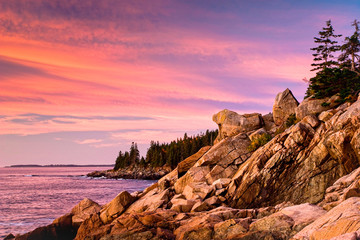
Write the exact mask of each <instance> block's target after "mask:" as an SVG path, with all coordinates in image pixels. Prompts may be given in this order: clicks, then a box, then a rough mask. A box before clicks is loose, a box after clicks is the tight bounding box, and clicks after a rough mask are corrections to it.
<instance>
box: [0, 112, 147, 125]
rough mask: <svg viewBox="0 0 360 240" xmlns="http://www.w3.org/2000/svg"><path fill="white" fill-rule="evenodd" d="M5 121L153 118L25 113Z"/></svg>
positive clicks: (28, 122) (134, 119) (66, 121)
mask: <svg viewBox="0 0 360 240" xmlns="http://www.w3.org/2000/svg"><path fill="white" fill-rule="evenodd" d="M3 118H6V119H7V121H10V122H13V123H20V124H31V123H40V122H41V123H49V122H51V121H52V122H55V123H61V124H72V123H76V121H69V120H90V121H102V120H110V121H143V120H154V118H151V117H143V116H75V115H44V114H36V113H25V114H19V115H16V116H3Z"/></svg>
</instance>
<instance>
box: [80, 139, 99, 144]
mask: <svg viewBox="0 0 360 240" xmlns="http://www.w3.org/2000/svg"><path fill="white" fill-rule="evenodd" d="M102 141H103V140H102V139H84V140H75V142H76V143H77V144H92V143H100V142H102Z"/></svg>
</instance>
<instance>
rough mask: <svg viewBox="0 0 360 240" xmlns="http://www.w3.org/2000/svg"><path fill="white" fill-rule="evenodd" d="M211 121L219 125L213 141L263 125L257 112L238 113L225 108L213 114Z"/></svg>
mask: <svg viewBox="0 0 360 240" xmlns="http://www.w3.org/2000/svg"><path fill="white" fill-rule="evenodd" d="M213 121H214V122H215V123H216V124H217V125H218V126H219V133H218V136H217V138H216V139H215V143H217V142H219V141H221V140H222V139H225V138H227V137H231V136H235V135H237V134H239V133H247V132H250V131H254V130H257V129H259V128H261V127H262V126H263V125H264V121H263V119H262V116H261V114H259V113H252V114H244V115H240V114H237V113H236V112H233V111H230V110H227V109H224V110H222V111H220V112H218V113H217V114H214V116H213Z"/></svg>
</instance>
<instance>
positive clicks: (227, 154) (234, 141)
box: [184, 133, 251, 176]
mask: <svg viewBox="0 0 360 240" xmlns="http://www.w3.org/2000/svg"><path fill="white" fill-rule="evenodd" d="M249 145H250V140H249V138H248V137H247V135H246V134H241V133H240V134H238V135H236V136H233V137H228V138H227V139H225V140H224V141H222V142H221V143H219V144H216V145H214V146H213V147H212V148H211V149H210V150H209V151H208V152H207V153H206V154H204V156H202V157H201V158H200V159H199V161H197V162H196V163H195V165H194V167H200V166H209V167H210V168H213V167H215V166H216V165H219V166H221V167H223V168H226V167H228V166H229V165H230V164H235V162H236V161H238V162H237V163H236V164H241V163H243V162H245V161H246V160H247V159H248V158H249V156H250V154H251V153H250V152H249V150H248V146H249ZM184 176H185V175H184Z"/></svg>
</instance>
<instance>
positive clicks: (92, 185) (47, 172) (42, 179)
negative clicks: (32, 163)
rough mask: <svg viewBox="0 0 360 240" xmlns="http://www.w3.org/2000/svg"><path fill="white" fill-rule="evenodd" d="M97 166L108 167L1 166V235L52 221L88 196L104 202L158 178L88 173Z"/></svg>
mask: <svg viewBox="0 0 360 240" xmlns="http://www.w3.org/2000/svg"><path fill="white" fill-rule="evenodd" d="M94 170H105V168H89V167H40V168H0V239H3V238H4V237H5V236H6V235H8V234H9V233H13V234H14V235H15V234H22V233H25V232H28V231H31V230H33V229H35V228H37V227H40V226H44V225H48V224H50V223H51V222H52V221H53V220H54V219H55V218H57V217H60V216H62V215H64V214H66V213H68V212H70V210H71V209H72V208H73V207H74V206H75V205H76V204H77V203H78V202H80V201H81V200H82V199H84V198H85V197H87V198H90V199H92V200H94V201H95V202H97V203H99V204H101V205H102V204H105V203H107V202H109V201H111V200H112V199H113V198H114V197H115V196H116V195H117V194H118V193H119V192H121V191H124V190H126V191H128V192H130V193H131V192H134V191H141V190H144V189H145V188H146V187H148V186H150V185H151V184H153V183H154V182H155V181H150V180H122V179H119V180H113V179H92V178H87V177H86V176H84V175H86V174H87V173H89V172H92V171H94Z"/></svg>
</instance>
